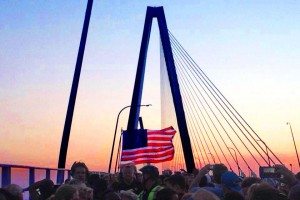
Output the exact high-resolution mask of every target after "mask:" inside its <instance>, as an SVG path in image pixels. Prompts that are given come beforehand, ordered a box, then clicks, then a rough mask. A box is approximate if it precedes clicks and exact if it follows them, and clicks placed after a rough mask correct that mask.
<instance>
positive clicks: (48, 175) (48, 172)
mask: <svg viewBox="0 0 300 200" xmlns="http://www.w3.org/2000/svg"><path fill="white" fill-rule="evenodd" d="M46 179H48V180H50V179H51V177H50V169H46Z"/></svg>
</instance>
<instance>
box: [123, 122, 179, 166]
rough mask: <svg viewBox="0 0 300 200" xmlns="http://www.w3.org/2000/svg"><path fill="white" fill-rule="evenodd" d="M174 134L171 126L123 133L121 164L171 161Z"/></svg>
mask: <svg viewBox="0 0 300 200" xmlns="http://www.w3.org/2000/svg"><path fill="white" fill-rule="evenodd" d="M175 133H176V131H175V129H174V128H173V127H172V126H171V127H168V128H165V129H162V130H147V129H136V130H134V131H130V132H129V131H123V135H122V138H123V144H122V154H121V162H123V161H131V162H134V163H135V164H141V163H160V162H164V161H169V160H172V159H173V157H174V146H173V143H172V139H173V137H174V135H175Z"/></svg>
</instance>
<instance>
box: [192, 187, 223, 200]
mask: <svg viewBox="0 0 300 200" xmlns="http://www.w3.org/2000/svg"><path fill="white" fill-rule="evenodd" d="M192 199H193V200H220V199H219V197H217V196H216V195H215V194H213V193H211V192H209V191H207V190H205V189H199V190H197V192H196V193H194V194H193V195H192Z"/></svg>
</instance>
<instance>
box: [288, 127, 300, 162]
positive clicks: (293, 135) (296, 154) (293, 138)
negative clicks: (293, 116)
mask: <svg viewBox="0 0 300 200" xmlns="http://www.w3.org/2000/svg"><path fill="white" fill-rule="evenodd" d="M286 124H287V125H290V130H291V134H292V138H293V141H294V146H295V151H296V155H297V159H298V165H299V167H300V161H299V155H298V151H297V146H296V142H295V138H294V133H293V130H292V125H291V123H290V122H287V123H286Z"/></svg>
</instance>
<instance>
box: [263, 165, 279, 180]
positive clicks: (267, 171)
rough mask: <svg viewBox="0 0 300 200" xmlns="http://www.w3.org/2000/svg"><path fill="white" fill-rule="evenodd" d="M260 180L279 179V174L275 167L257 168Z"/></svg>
mask: <svg viewBox="0 0 300 200" xmlns="http://www.w3.org/2000/svg"><path fill="white" fill-rule="evenodd" d="M259 176H260V178H275V179H278V178H280V177H281V175H280V174H279V173H277V172H276V169H275V167H259Z"/></svg>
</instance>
